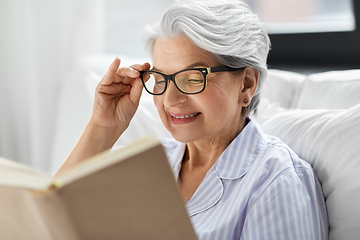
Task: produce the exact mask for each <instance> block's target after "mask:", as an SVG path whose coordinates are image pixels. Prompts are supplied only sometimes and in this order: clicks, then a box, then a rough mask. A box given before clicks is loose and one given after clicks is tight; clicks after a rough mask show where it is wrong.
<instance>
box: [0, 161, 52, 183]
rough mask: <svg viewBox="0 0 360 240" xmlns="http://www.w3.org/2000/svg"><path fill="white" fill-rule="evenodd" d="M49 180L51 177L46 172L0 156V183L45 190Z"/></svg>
mask: <svg viewBox="0 0 360 240" xmlns="http://www.w3.org/2000/svg"><path fill="white" fill-rule="evenodd" d="M51 181H52V177H51V176H50V174H48V173H46V172H43V171H40V170H36V169H34V168H32V167H30V166H28V165H25V164H22V163H18V162H15V161H11V160H8V159H5V158H1V157H0V185H4V186H10V187H20V188H28V189H32V190H45V189H47V188H48V187H49V186H50V185H51Z"/></svg>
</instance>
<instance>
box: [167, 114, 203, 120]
mask: <svg viewBox="0 0 360 240" xmlns="http://www.w3.org/2000/svg"><path fill="white" fill-rule="evenodd" d="M199 114H200V113H194V114H189V115H183V116H175V115H173V114H170V116H171V117H173V118H176V119H183V118H190V117H195V116H197V115H199Z"/></svg>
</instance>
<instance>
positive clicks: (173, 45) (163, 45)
mask: <svg viewBox="0 0 360 240" xmlns="http://www.w3.org/2000/svg"><path fill="white" fill-rule="evenodd" d="M153 56H154V59H153V63H154V68H156V69H158V70H161V71H164V72H168V73H170V72H176V71H180V70H183V69H186V68H188V67H189V66H193V65H194V64H197V63H199V66H198V67H200V66H201V67H212V66H215V65H218V64H219V62H218V61H217V60H216V58H215V57H214V55H213V54H212V53H210V52H208V51H206V50H204V49H202V48H200V47H198V46H196V45H195V44H194V43H193V42H192V41H191V40H190V39H189V38H187V37H183V36H178V37H171V38H159V39H158V40H157V41H156V43H155V47H154V54H153Z"/></svg>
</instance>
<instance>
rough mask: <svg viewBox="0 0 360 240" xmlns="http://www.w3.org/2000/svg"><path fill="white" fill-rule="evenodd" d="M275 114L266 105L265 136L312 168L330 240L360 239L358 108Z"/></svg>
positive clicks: (261, 113)
mask: <svg viewBox="0 0 360 240" xmlns="http://www.w3.org/2000/svg"><path fill="white" fill-rule="evenodd" d="M264 105H265V106H264ZM276 108H277V107H276V106H271V105H266V101H263V103H262V105H260V108H259V115H258V117H257V120H258V122H259V123H260V125H261V126H262V128H263V130H264V132H266V133H268V134H271V135H275V136H277V137H279V138H280V139H281V140H282V141H284V142H285V143H287V144H288V145H289V146H290V147H291V148H292V149H293V150H294V151H295V152H296V153H297V154H298V155H299V156H300V157H301V158H303V159H304V160H306V161H307V162H309V163H310V164H311V165H312V166H313V168H314V170H315V172H316V174H317V176H318V178H319V180H320V182H321V183H322V187H323V192H324V196H325V199H326V206H327V210H328V215H329V224H330V232H329V239H330V240H335V239H338V240H343V239H347V240H349V239H359V236H360V105H356V106H354V107H353V108H351V109H348V110H299V109H297V110H296V109H295V110H284V109H279V108H278V110H280V111H276V110H275V109H276Z"/></svg>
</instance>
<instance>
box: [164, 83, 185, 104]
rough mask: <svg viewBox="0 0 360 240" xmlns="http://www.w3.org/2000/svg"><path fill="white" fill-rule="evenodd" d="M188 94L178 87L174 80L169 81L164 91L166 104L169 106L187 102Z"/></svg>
mask: <svg viewBox="0 0 360 240" xmlns="http://www.w3.org/2000/svg"><path fill="white" fill-rule="evenodd" d="M186 100H187V95H186V94H183V93H182V92H180V91H179V89H177V88H176V86H175V84H174V83H173V82H172V81H169V84H168V87H167V89H166V91H165V93H164V105H165V106H166V107H168V108H171V107H175V106H177V105H179V104H182V103H184V102H186Z"/></svg>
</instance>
